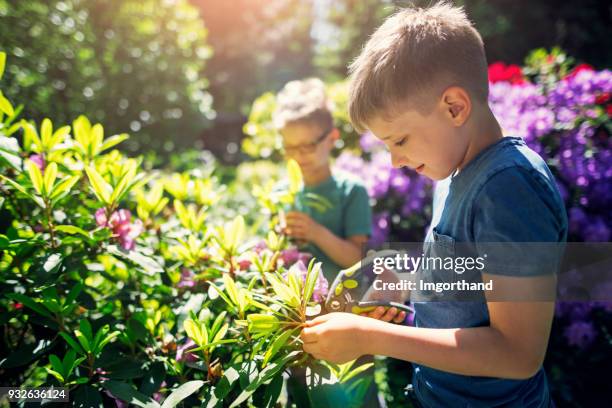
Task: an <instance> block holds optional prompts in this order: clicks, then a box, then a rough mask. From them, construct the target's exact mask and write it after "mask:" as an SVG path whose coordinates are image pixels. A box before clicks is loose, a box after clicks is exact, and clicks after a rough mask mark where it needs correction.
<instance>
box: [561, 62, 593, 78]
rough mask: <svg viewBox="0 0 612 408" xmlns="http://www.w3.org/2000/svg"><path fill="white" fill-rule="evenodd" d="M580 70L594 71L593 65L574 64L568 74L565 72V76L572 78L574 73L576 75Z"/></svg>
mask: <svg viewBox="0 0 612 408" xmlns="http://www.w3.org/2000/svg"><path fill="white" fill-rule="evenodd" d="M581 71H595V68H593V66H592V65H589V64H580V65H578V66H576V67H575V68H574V69H572V71H571V72H570V73H569V74H567V75H566V76H565V78H573V77H575V76H576V75H578V73H579V72H581Z"/></svg>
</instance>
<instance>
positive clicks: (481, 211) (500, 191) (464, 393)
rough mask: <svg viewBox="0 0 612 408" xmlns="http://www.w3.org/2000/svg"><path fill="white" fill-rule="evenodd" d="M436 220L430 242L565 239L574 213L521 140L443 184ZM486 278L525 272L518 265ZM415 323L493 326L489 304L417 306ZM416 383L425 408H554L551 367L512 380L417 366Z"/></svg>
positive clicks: (503, 144) (491, 149) (486, 153)
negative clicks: (551, 407) (569, 212)
mask: <svg viewBox="0 0 612 408" xmlns="http://www.w3.org/2000/svg"><path fill="white" fill-rule="evenodd" d="M433 207H434V209H433V214H432V223H431V226H430V229H429V231H428V233H427V236H426V238H425V247H427V243H428V242H442V243H445V244H448V245H446V246H445V247H448V248H451V247H453V245H454V243H459V242H464V243H470V245H471V243H474V246H475V247H476V248H477V247H478V245H477V243H479V242H480V243H485V242H502V243H503V242H508V243H510V242H564V241H566V239H567V215H566V212H565V208H564V205H563V201H562V199H561V196H560V194H559V191H558V189H557V186H556V183H555V181H554V177H553V175H552V174H551V172H550V170H549V168H548V166H547V165H546V163H545V162H544V161H543V160H542V158H541V157H540V156H538V154H537V153H535V152H534V151H533V150H531V149H530V148H529V147H527V146H526V145H525V142H524V141H523V140H522V139H521V138H518V137H504V138H502V139H500V140H499V141H497V142H495V143H493V144H492V145H490V146H488V147H487V148H486V149H484V150H483V151H482V152H480V153H479V154H478V155H477V156H476V157H475V158H474V159H472V161H470V162H469V163H468V164H467V165H466V166H465V168H464V169H463V170H462V171H461V172H459V173H458V174H455V175H453V176H451V177H449V178H447V179H446V180H443V181H440V182H439V183H438V184H437V186H436V190H435V193H434V203H433ZM486 272H487V273H491V274H503V275H515V276H517V275H520V271H518V270H516V269H513V268H512V267H511V265H508V266H504V265H496V266H495V268H492V269H489V267H487V271H486ZM414 308H415V324H416V326H417V327H429V328H467V327H480V326H488V325H489V312H488V308H487V304H486V302H485V301H484V300H483V301H473V302H472V301H435V302H415V303H414ZM414 367H415V370H414V377H413V386H414V389H415V392H416V395H417V397H418V398H419V400H420V401H421V403H422V404H423V406H424V407H427V408H429V407H451V406H452V407H522V408H536V407H537V408H540V407H548V406H549V404H550V396H549V390H548V384H547V380H546V375H545V373H544V370H543V369H542V368H540V370H539V371H538V372H537V373H536V374H535V375H534V376H533V377H531V378H529V379H525V380H512V379H501V378H491V377H477V376H465V375H459V374H453V373H449V372H445V371H440V370H436V369H433V368H430V367H427V366H424V365H417V364H415V365H414Z"/></svg>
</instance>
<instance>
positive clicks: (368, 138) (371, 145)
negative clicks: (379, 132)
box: [359, 131, 385, 153]
mask: <svg viewBox="0 0 612 408" xmlns="http://www.w3.org/2000/svg"><path fill="white" fill-rule="evenodd" d="M359 146H361V149H362V150H363V151H364V152H368V153H369V152H372V151H374V150H376V149H379V148H382V147H384V146H385V144H384V143H383V142H382V141H381V140H380V139H379V138H377V137H376V136H374V134H373V133H372V132H369V131H368V132H365V133H364V134H363V135H361V138H360V139H359Z"/></svg>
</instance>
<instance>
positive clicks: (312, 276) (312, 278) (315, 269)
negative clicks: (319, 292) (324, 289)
mask: <svg viewBox="0 0 612 408" xmlns="http://www.w3.org/2000/svg"><path fill="white" fill-rule="evenodd" d="M320 272H321V262H317V263H316V264H314V265H313V263H312V262H311V263H310V267H309V268H308V273H307V274H306V283H305V285H304V305H306V304H307V303H308V302H309V301H310V298H311V297H312V294H313V293H314V288H315V285H316V284H317V279H318V278H319V274H320Z"/></svg>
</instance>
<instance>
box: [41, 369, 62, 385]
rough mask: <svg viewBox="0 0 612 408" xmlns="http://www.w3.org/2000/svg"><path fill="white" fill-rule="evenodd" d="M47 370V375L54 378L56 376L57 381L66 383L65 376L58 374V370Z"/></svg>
mask: <svg viewBox="0 0 612 408" xmlns="http://www.w3.org/2000/svg"><path fill="white" fill-rule="evenodd" d="M45 370H47V373H49V374H51V375H52V376H54V377H55V378H57V380H58V381H59V382H60V383H62V384H63V383H64V381H65V380H64V376H63V375H61V374H60V373H58V372H57V371H56V370H51V369H50V368H47V367H45Z"/></svg>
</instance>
